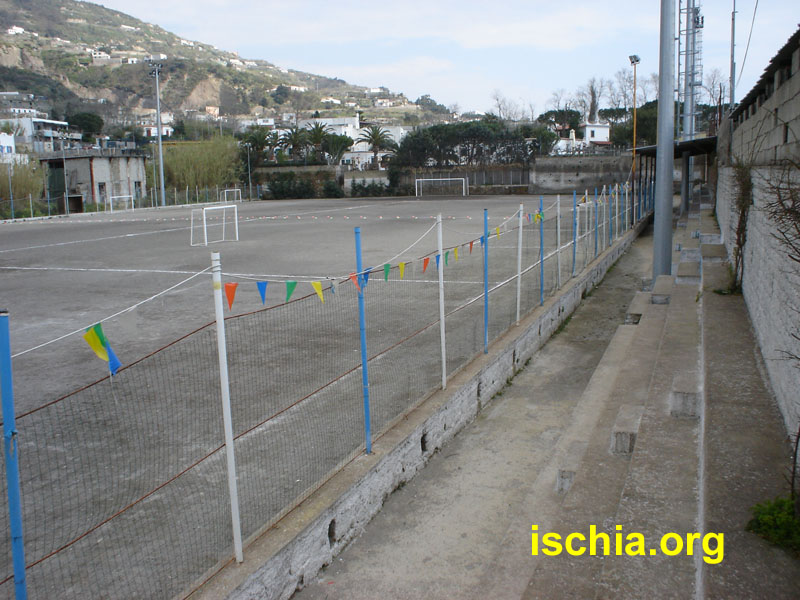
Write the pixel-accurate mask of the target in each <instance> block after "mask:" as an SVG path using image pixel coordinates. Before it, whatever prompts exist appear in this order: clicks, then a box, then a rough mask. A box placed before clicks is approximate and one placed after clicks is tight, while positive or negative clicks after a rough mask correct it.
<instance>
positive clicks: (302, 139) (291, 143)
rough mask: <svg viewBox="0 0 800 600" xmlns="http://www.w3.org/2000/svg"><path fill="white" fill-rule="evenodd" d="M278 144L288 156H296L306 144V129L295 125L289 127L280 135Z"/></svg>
mask: <svg viewBox="0 0 800 600" xmlns="http://www.w3.org/2000/svg"><path fill="white" fill-rule="evenodd" d="M280 146H281V148H283V149H284V150H286V151H287V152H289V157H290V158H296V157H297V156H299V155H300V154H301V153H302V152H303V150H305V148H306V146H308V131H307V130H306V129H301V128H300V127H297V126H295V127H291V128H289V129H288V130H286V131H285V132H284V133H283V135H281V137H280Z"/></svg>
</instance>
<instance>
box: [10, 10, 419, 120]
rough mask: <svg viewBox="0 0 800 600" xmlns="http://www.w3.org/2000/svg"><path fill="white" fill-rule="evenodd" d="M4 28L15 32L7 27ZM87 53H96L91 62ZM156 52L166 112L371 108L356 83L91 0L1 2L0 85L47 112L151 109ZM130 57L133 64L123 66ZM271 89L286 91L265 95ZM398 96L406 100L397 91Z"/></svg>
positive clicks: (110, 112) (113, 113)
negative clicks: (30, 96) (43, 102)
mask: <svg viewBox="0 0 800 600" xmlns="http://www.w3.org/2000/svg"><path fill="white" fill-rule="evenodd" d="M10 28H16V29H15V30H14V31H15V32H16V33H13V34H12V33H9V32H8V31H9V29H10ZM21 30H24V32H22V31H21ZM93 50H94V51H95V52H96V53H102V56H101V57H97V56H96V57H95V58H94V59H93V57H92V51H93ZM162 54H163V55H166V56H167V59H166V60H161V61H160V62H162V63H163V64H164V70H163V72H162V75H161V79H162V107H163V109H164V110H166V111H175V112H178V111H191V110H197V111H200V112H203V111H205V107H206V106H218V107H219V112H220V114H221V115H242V114H256V115H257V114H264V115H269V114H278V112H280V111H283V112H287V111H288V112H291V111H303V110H324V109H326V108H339V109H340V111H341V110H342V108H343V107H345V106H346V104H347V103H348V102H349V103H350V108H351V112H352V110H353V107H355V106H358V107H359V108H364V107H370V106H371V105H372V100H371V98H370V97H369V94H368V93H367V89H366V88H364V87H359V86H354V85H350V84H348V83H346V82H344V81H343V80H341V79H336V78H330V77H323V76H319V75H313V74H310V73H304V72H301V71H295V70H290V69H284V68H280V67H277V66H275V65H273V64H271V63H269V62H266V61H263V60H247V59H244V58H241V57H239V56H238V55H237V54H236V53H232V52H226V51H224V50H220V49H218V48H215V47H213V46H211V45H208V44H204V43H202V42H198V41H194V40H184V39H181V38H180V37H178V36H176V35H174V34H172V33H170V32H168V31H166V30H164V29H162V28H161V27H159V26H157V25H152V24H149V23H144V22H142V21H140V20H138V19H135V18H134V17H131V16H129V15H126V14H124V13H121V12H118V11H115V10H110V9H108V8H105V7H103V6H99V5H97V4H93V3H90V2H77V1H75V0H0V68H2V71H0V75H1V76H2V77H0V88H2V90H3V91H22V92H31V93H34V94H37V95H42V96H46V97H47V98H48V99H49V100H50V102H51V104H52V106H53V109H54V111H55V113H56V114H63V113H68V112H71V111H74V110H76V108H77V107H76V104H84V105H85V104H86V103H87V102H89V103H93V104H94V108H96V109H97V111H98V112H101V113H104V117H105V118H107V119H109V118H110V119H112V120H113V119H114V118H115V116H120V117H121V116H122V115H123V114H130V113H131V111H134V110H135V109H142V108H154V104H155V101H154V99H153V82H152V79H151V78H150V77H149V68H148V65H147V64H146V63H145V62H144V59H145V57H147V56H149V55H155V56H156V57H158V56H160V55H162ZM129 62H130V63H134V64H125V63H129ZM121 63H122V64H121ZM48 80H49V81H48ZM279 85H284V86H287V87H288V86H293V87H292V88H291V90H290V91H289V92H288V93H287V94H284V95H283V96H278V97H273V96H274V94H273V92H274V90H275V88H276V87H277V86H279ZM387 93H388V92H387ZM326 97H329V98H335V99H337V100H338V101H340V102H341V104H338V105H337V104H335V103H333V102H330V101H329V103H328V104H325V103H323V102H322V101H321V100H322V98H326ZM398 102H399V103H405V99H404V98H402V96H399V100H398ZM410 108H411V109H416V108H417V107H416V106H413V105H411V106H410ZM84 110H85V108H84Z"/></svg>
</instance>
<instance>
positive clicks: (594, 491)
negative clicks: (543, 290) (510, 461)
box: [523, 292, 667, 598]
mask: <svg viewBox="0 0 800 600" xmlns="http://www.w3.org/2000/svg"><path fill="white" fill-rule="evenodd" d="M666 313H667V306H666V305H654V304H652V303H650V294H649V293H646V292H642V293H638V294H637V295H636V297H635V298H634V299H633V301H632V302H631V305H630V308H629V309H628V317H630V315H632V314H633V315H638V316H639V317H640V318H639V320H638V325H635V326H633V325H621V326H620V327H619V329H618V332H623V331H624V332H625V333H626V334H627V335H628V336H629V343H628V345H627V347H626V348H625V352H624V353H621V352H620V351H619V348H618V349H617V350H616V352H614V353H613V354H611V353H609V352H608V351H607V352H606V354H604V356H603V361H605V362H607V363H608V364H609V365H611V364H613V365H615V368H616V371H617V373H616V377H615V380H614V382H613V386H611V387H606V388H605V390H604V392H605V395H606V397H605V398H602V399H599V398H597V399H595V401H596V402H597V403H598V405H597V406H596V408H599V409H600V410H599V413H598V415H597V418H596V419H595V421H594V424H593V427H592V428H591V429H588V428H582V430H581V434H582V441H583V444H582V445H580V446H577V449H578V451H579V452H580V455H578V454H573V455H571V456H564V457H563V458H562V462H561V463H560V464H561V469H560V475H559V476H558V478H557V484H556V488H557V489H558V490H559V491H558V496H559V497H558V498H556V500H555V502H557V503H560V507H559V510H557V512H555V516H554V517H553V518H552V520H551V522H550V523H549V524H548V528H547V531H552V532H556V533H559V534H561V535H562V537H563V536H566V535H568V534H569V533H571V532H581V533H583V534H584V535H587V536H588V533H589V531H590V529H589V528H590V526H592V525H595V526H596V527H597V528H598V530H600V531H604V532H606V533H612V534H613V526H609V524H610V522H611V521H610V519H612V518H613V516H614V515H615V514H616V512H617V507H618V503H619V498H620V494H621V491H622V487H623V485H624V482H625V477H626V473H627V471H628V468H629V465H630V460H631V452H632V451H634V450H635V447H636V445H637V441H636V440H637V439H638V430H639V423H640V420H641V416H642V414H643V409H644V403H645V400H646V398H647V393H648V389H649V385H650V380H651V378H652V371H653V367H654V365H655V361H656V358H657V356H658V348H659V345H660V344H659V341H660V338H661V336H662V334H663V328H664V322H665V317H666ZM609 348H611V347H610V346H609ZM606 382H608V380H607V379H606ZM595 391H596V390H595V389H593V386H591V385H590V386H587V388H586V390H585V392H584V394H594V393H595ZM567 479H568V481H569V485H568V486H565V482H566V481H567ZM542 530H543V531H544V528H542ZM602 564H603V563H602V560H600V559H593V558H590V557H588V556H583V557H572V556H569V555H568V554H566V553H563V554H562V555H560V556H558V557H548V558H547V559H546V560H542V559H538V560H537V561H536V562H535V572H534V575H533V577H532V579H531V585H530V586H529V588H528V590H527V591H526V594H525V595H524V596H523V597H524V598H553V597H576V598H577V597H595V594H594V591H595V590H596V586H597V585H598V582H599V581H600V580H601V577H602Z"/></svg>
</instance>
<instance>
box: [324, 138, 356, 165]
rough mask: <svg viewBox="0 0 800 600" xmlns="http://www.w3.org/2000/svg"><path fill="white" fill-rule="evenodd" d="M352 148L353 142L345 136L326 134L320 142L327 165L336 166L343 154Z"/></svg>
mask: <svg viewBox="0 0 800 600" xmlns="http://www.w3.org/2000/svg"><path fill="white" fill-rule="evenodd" d="M352 146H353V140H352V138H350V137H349V136H346V135H336V134H335V133H333V134H328V135H327V136H325V140H324V141H323V142H322V149H323V150H324V151H325V152H326V153H327V154H328V163H329V164H331V165H338V164H339V163H340V162H341V161H342V157H343V156H344V153H345V152H347V151H348V150H349V149H350V148H351V147H352Z"/></svg>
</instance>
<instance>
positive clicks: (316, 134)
mask: <svg viewBox="0 0 800 600" xmlns="http://www.w3.org/2000/svg"><path fill="white" fill-rule="evenodd" d="M332 131H333V130H332V129H331V128H330V127H328V126H327V125H325V123H320V122H319V121H314V124H313V125H311V124H309V126H308V128H307V129H306V136H307V139H308V143H309V144H311V145H312V146H314V153H315V154H316V155H317V156H319V155H320V153H321V151H322V143H323V142H324V141H325V138H327V137H328V135H330V134H331V132H332Z"/></svg>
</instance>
